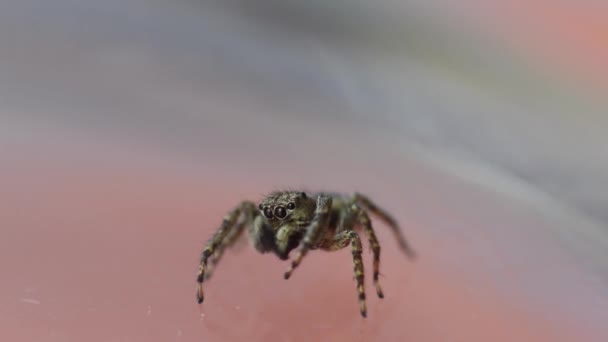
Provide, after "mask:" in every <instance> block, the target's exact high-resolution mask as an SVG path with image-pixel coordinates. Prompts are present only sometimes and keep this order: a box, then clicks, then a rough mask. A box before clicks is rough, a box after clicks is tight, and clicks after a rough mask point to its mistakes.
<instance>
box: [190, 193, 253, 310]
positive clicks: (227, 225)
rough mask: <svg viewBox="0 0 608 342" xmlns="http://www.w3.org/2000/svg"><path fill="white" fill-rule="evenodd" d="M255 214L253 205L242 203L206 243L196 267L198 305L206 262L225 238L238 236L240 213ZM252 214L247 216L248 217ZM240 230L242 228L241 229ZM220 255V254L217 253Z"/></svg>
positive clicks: (201, 297) (231, 212)
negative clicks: (236, 230)
mask: <svg viewBox="0 0 608 342" xmlns="http://www.w3.org/2000/svg"><path fill="white" fill-rule="evenodd" d="M243 212H249V213H253V212H255V205H254V204H253V203H251V202H243V203H241V204H240V205H239V206H238V207H236V208H235V209H233V210H232V211H230V212H229V213H228V214H227V215H226V216H225V217H224V220H223V221H222V225H221V226H220V228H219V229H218V230H217V231H216V232H215V234H213V237H211V239H210V240H209V242H207V246H206V247H205V249H204V250H203V252H202V254H201V261H200V263H199V266H198V275H197V277H196V282H197V287H196V298H197V300H198V302H199V304H200V303H202V302H203V300H204V299H205V297H204V293H203V281H204V279H205V273H206V271H207V260H208V259H209V258H210V257H211V256H212V255H214V254H215V253H216V252H218V251H219V250H221V249H223V248H224V244H225V243H226V237H230V236H234V235H237V236H238V235H239V234H238V232H237V233H235V232H234V230H235V227H236V228H237V229H239V227H240V225H237V224H236V223H237V221H238V218H239V216H240V215H241V213H243ZM251 215H252V214H247V216H248V217H250V216H251ZM241 229H242V228H241ZM219 253H220V255H221V252H219Z"/></svg>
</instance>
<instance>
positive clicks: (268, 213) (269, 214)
mask: <svg viewBox="0 0 608 342" xmlns="http://www.w3.org/2000/svg"><path fill="white" fill-rule="evenodd" d="M264 216H266V218H269V219H271V218H272V209H270V208H268V207H264Z"/></svg>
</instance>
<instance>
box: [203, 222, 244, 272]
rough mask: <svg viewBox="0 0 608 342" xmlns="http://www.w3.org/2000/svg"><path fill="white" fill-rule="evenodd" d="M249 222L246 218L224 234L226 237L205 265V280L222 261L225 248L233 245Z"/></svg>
mask: <svg viewBox="0 0 608 342" xmlns="http://www.w3.org/2000/svg"><path fill="white" fill-rule="evenodd" d="M251 221H252V220H251V219H250V218H248V217H246V218H245V219H244V220H243V221H241V222H238V223H237V224H236V225H235V226H234V228H233V229H230V231H229V232H228V234H226V237H225V238H224V240H223V241H222V242H221V243H220V244H219V245H218V246H217V248H216V249H215V252H214V253H213V255H211V257H209V263H208V264H207V269H206V270H205V280H208V279H209V278H211V275H212V274H213V271H214V270H215V267H216V266H217V264H218V263H219V262H220V260H221V259H222V256H223V255H224V251H225V250H226V248H228V247H231V246H232V245H234V243H235V242H236V241H237V240H238V239H239V237H240V236H241V235H242V233H243V231H244V230H245V227H246V226H247V224H250V223H251Z"/></svg>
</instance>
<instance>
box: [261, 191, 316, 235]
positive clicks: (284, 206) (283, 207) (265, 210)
mask: <svg viewBox="0 0 608 342" xmlns="http://www.w3.org/2000/svg"><path fill="white" fill-rule="evenodd" d="M315 207H316V202H315V200H314V199H313V198H310V197H309V196H308V195H306V193H305V192H302V191H280V192H273V193H271V194H270V195H268V196H266V197H265V198H264V199H263V200H262V202H260V204H259V206H258V209H259V210H260V213H261V214H262V216H263V217H264V218H265V219H266V221H267V222H268V223H269V224H270V225H271V226H272V228H273V230H276V229H278V228H279V227H281V226H284V225H286V224H289V223H298V222H309V221H310V220H311V219H312V217H313V216H314V212H315Z"/></svg>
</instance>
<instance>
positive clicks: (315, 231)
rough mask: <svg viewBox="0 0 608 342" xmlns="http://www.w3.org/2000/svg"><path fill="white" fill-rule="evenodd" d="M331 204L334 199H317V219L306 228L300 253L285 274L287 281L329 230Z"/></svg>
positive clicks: (321, 196)
mask: <svg viewBox="0 0 608 342" xmlns="http://www.w3.org/2000/svg"><path fill="white" fill-rule="evenodd" d="M331 203H332V199H331V197H329V196H326V195H319V197H317V208H316V211H315V217H314V219H313V220H312V222H311V223H310V225H309V226H308V228H306V233H305V235H304V238H303V239H302V241H301V242H300V246H299V247H298V251H297V253H296V255H295V257H294V259H293V261H292V262H291V266H290V267H289V269H287V271H286V272H285V275H284V277H285V279H289V277H290V276H291V273H292V272H293V271H294V270H295V269H296V267H298V265H299V264H300V263H301V262H302V259H303V258H304V256H305V255H306V253H308V251H309V250H310V249H311V248H313V247H315V244H316V243H317V242H318V240H319V237H320V236H322V235H323V233H324V232H325V231H326V230H327V228H328V226H329V216H330V212H331Z"/></svg>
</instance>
